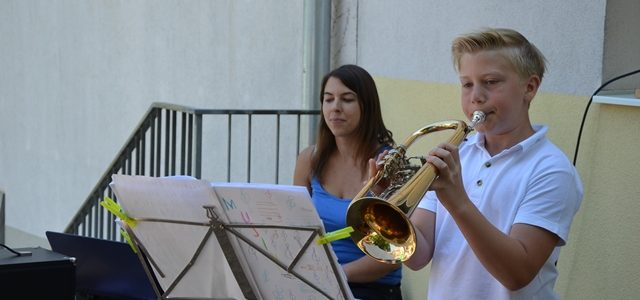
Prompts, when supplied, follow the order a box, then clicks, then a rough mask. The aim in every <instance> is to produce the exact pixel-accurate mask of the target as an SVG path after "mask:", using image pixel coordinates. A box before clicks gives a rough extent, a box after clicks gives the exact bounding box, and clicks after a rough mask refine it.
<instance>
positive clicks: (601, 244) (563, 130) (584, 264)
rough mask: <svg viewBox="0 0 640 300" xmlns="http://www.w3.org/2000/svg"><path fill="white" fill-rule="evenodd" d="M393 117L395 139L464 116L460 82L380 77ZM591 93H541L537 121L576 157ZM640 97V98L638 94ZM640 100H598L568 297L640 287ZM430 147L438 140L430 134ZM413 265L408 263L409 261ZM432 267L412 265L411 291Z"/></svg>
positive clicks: (587, 139) (566, 267) (585, 141)
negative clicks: (628, 103)
mask: <svg viewBox="0 0 640 300" xmlns="http://www.w3.org/2000/svg"><path fill="white" fill-rule="evenodd" d="M376 83H377V85H378V89H379V91H380V96H381V99H382V103H383V114H384V118H385V122H386V125H387V126H388V127H389V128H390V129H391V130H392V131H393V133H394V137H395V139H396V142H402V141H403V140H404V139H405V138H406V137H407V136H408V135H409V134H410V133H411V132H413V131H414V130H416V129H418V128H419V127H422V126H424V125H427V124H429V123H432V122H435V121H440V120H445V119H452V118H455V119H459V118H462V113H461V112H460V104H459V100H458V99H459V96H458V87H457V85H453V84H434V83H428V82H424V81H409V80H398V79H389V78H383V77H376ZM588 100H589V97H586V96H584V97H582V96H568V95H561V94H551V93H539V94H538V96H537V97H536V99H535V100H534V103H533V104H532V107H531V118H532V122H534V123H544V124H547V125H549V127H550V128H549V138H550V139H551V140H552V141H553V142H555V143H556V144H557V145H558V146H559V147H560V148H561V149H563V150H564V151H565V153H566V154H567V156H568V157H569V159H570V160H573V156H574V152H575V145H576V142H577V137H578V131H579V128H580V122H581V120H582V115H583V112H584V109H585V107H586V105H587V102H588ZM638 101H639V102H640V100H638ZM638 129H640V107H630V106H615V105H608V104H597V103H594V104H592V105H591V108H590V111H589V113H588V115H587V119H586V123H585V128H584V130H583V135H582V140H581V142H580V147H579V149H580V152H579V153H578V160H577V167H578V171H579V173H580V175H581V177H582V180H583V184H584V186H585V197H584V199H583V203H582V206H581V208H580V211H579V212H578V215H577V216H576V218H575V220H574V223H573V226H572V232H571V235H570V237H569V241H568V244H567V246H566V247H565V248H564V249H563V251H562V253H561V256H560V261H559V270H560V277H559V280H558V283H557V286H556V289H557V291H558V293H559V294H560V295H561V297H562V298H563V299H631V298H637V296H638V295H640V275H638V273H639V272H638V270H640V255H639V254H637V253H638V252H639V251H638V248H640V234H638V231H639V229H640V218H638V214H639V213H640V201H637V199H638V196H637V195H640V184H639V183H640V179H639V178H640V151H639V149H638V148H639V147H638V146H640V142H639V141H638V139H637V136H638V133H637V131H638ZM424 139H425V140H426V142H425V143H424V145H422V144H416V146H417V147H422V148H424V147H429V146H431V145H432V144H433V143H435V142H436V141H431V138H430V137H425V138H424ZM405 269H406V268H405ZM427 276H428V267H427V268H425V269H423V270H421V271H418V272H413V271H409V270H406V271H405V279H404V280H403V293H404V295H405V297H406V299H425V297H426V296H425V295H426V288H427V287H426V281H427Z"/></svg>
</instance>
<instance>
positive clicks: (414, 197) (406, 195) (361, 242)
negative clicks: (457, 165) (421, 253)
mask: <svg viewBox="0 0 640 300" xmlns="http://www.w3.org/2000/svg"><path fill="white" fill-rule="evenodd" d="M484 119H485V114H484V113H483V112H481V111H475V112H474V113H473V117H472V119H471V123H470V125H467V124H466V123H465V122H463V121H460V120H447V121H441V122H436V123H433V124H429V125H427V126H425V127H423V128H420V129H419V130H417V131H415V132H414V133H413V134H411V135H410V136H409V137H408V138H407V139H406V140H405V142H404V143H403V144H400V145H399V146H397V147H394V149H392V150H390V151H389V152H388V154H387V155H386V156H385V157H384V158H383V160H381V161H380V162H379V163H378V165H379V166H382V168H380V170H379V171H378V172H377V173H376V174H375V175H374V176H373V177H372V178H371V179H369V181H368V182H367V183H366V184H365V186H364V187H363V188H362V190H360V192H359V193H358V194H357V195H356V196H355V197H354V198H353V199H354V200H353V201H352V202H351V204H350V205H349V208H348V210H347V220H346V222H347V226H351V227H352V228H353V229H354V231H353V232H352V233H351V238H352V239H353V241H354V242H355V243H356V245H358V248H360V250H362V251H363V252H364V253H365V254H367V255H368V256H370V257H372V258H374V259H376V260H378V261H381V262H385V263H390V264H396V263H401V262H404V261H406V260H408V259H409V258H410V257H411V255H412V254H413V253H414V251H415V248H416V236H415V231H414V228H413V225H412V224H411V221H410V220H409V217H410V216H411V214H412V213H413V211H414V210H415V208H416V207H417V205H418V203H419V202H420V200H421V199H422V197H423V196H424V194H425V193H426V192H427V190H428V188H429V186H430V185H431V183H433V180H434V179H435V178H436V175H437V174H436V172H437V169H436V168H435V167H434V166H433V165H431V164H429V163H425V162H424V160H422V161H421V163H422V165H421V166H420V165H412V164H411V162H410V161H409V159H408V158H406V157H405V154H406V152H407V149H408V148H409V146H411V144H413V142H414V141H415V140H416V139H418V138H419V137H422V136H423V135H426V134H429V133H432V132H436V131H442V130H447V129H454V130H455V132H454V133H453V135H452V136H451V138H449V140H448V142H449V143H451V144H454V145H456V146H457V145H459V144H460V143H461V142H462V140H463V139H464V138H465V137H466V136H467V134H468V133H469V132H471V131H472V130H473V127H474V126H475V125H476V124H478V123H480V122H483V121H484ZM381 180H386V181H388V186H387V188H385V190H384V191H382V192H381V193H379V194H378V195H375V193H373V191H372V190H371V188H372V187H374V186H376V185H377V184H378V183H379V182H380V181H381Z"/></svg>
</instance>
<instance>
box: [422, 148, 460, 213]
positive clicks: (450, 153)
mask: <svg viewBox="0 0 640 300" xmlns="http://www.w3.org/2000/svg"><path fill="white" fill-rule="evenodd" d="M427 162H428V163H430V164H432V165H433V166H434V167H435V168H436V169H437V173H438V177H436V179H435V180H434V181H433V183H432V184H431V186H430V187H429V189H430V190H433V191H435V192H436V194H437V195H438V198H439V199H440V201H441V202H443V204H445V206H446V204H447V203H450V202H451V201H455V200H456V199H464V198H465V197H461V196H462V195H461V193H462V194H464V193H465V191H464V186H463V184H462V172H461V171H462V170H461V166H460V156H459V153H458V147H456V146H454V145H452V144H449V143H442V144H440V145H438V146H436V147H435V148H433V149H432V150H431V151H429V154H428V156H427Z"/></svg>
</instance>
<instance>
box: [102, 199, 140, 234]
mask: <svg viewBox="0 0 640 300" xmlns="http://www.w3.org/2000/svg"><path fill="white" fill-rule="evenodd" d="M100 205H102V207H104V208H106V209H107V210H108V211H109V212H111V213H112V214H114V215H115V216H116V217H118V218H120V220H122V222H124V223H125V224H127V226H129V227H131V228H135V227H136V220H135V219H133V218H130V217H129V216H127V215H126V214H125V213H124V212H123V211H122V207H121V206H120V205H119V204H118V203H116V202H115V201H113V199H111V198H109V197H104V200H102V201H100Z"/></svg>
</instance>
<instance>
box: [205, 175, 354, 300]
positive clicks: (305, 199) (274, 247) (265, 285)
mask: <svg viewBox="0 0 640 300" xmlns="http://www.w3.org/2000/svg"><path fill="white" fill-rule="evenodd" d="M212 186H213V187H214V190H215V192H216V195H217V196H218V199H219V200H220V201H221V203H222V207H223V208H224V210H225V213H226V215H227V218H228V220H229V222H230V223H231V224H238V223H240V224H250V225H280V226H291V227H307V228H318V229H319V230H320V231H321V232H322V233H324V228H323V225H322V221H321V220H320V217H319V216H318V214H317V212H316V210H315V208H314V207H313V204H312V203H311V199H310V198H309V193H308V191H307V190H306V188H304V187H301V186H287V185H274V184H249V185H248V184H238V183H214V184H212ZM238 231H239V232H241V233H242V234H243V236H244V237H245V238H247V239H249V240H250V241H252V242H253V245H249V244H247V243H245V242H243V241H239V240H238V239H236V240H235V243H234V247H235V248H236V249H237V252H239V253H241V254H243V255H244V259H241V261H242V262H243V263H246V264H247V265H245V268H250V269H251V274H253V276H254V283H255V284H257V290H258V293H259V294H260V295H261V296H262V297H264V298H265V299H327V296H326V295H323V294H322V293H320V292H318V291H317V290H315V289H314V288H313V287H311V286H309V285H308V284H306V283H304V282H303V281H300V280H299V279H298V278H296V276H292V274H291V273H295V274H296V275H298V276H301V277H302V278H304V279H306V280H307V281H309V282H312V283H313V284H314V285H316V287H317V288H319V289H320V290H321V291H323V292H325V293H327V294H328V297H330V298H331V299H349V298H350V292H349V293H348V294H347V295H344V294H342V293H343V292H344V291H342V290H341V289H340V282H342V283H343V284H344V286H345V287H346V286H347V285H346V279H345V278H344V274H343V273H342V270H341V269H340V268H339V265H337V263H336V261H337V259H336V258H335V256H334V253H333V251H329V252H328V253H327V251H325V248H324V247H323V246H321V245H318V244H317V243H316V240H317V239H318V238H319V236H318V235H315V237H314V238H313V242H312V243H310V244H308V245H306V248H304V246H305V243H306V241H307V240H308V239H309V238H311V237H313V236H312V234H313V232H312V231H303V230H293V229H281V228H275V229H272V228H255V227H254V228H243V229H238ZM253 246H257V247H258V248H259V249H262V250H264V251H265V252H267V253H268V254H271V255H272V256H274V258H275V259H276V260H277V261H278V262H281V263H282V264H283V265H285V266H291V264H292V263H293V262H294V259H295V258H296V257H297V256H298V254H300V255H301V257H300V258H299V261H297V263H296V264H295V265H294V266H293V267H292V268H291V272H287V271H286V270H283V269H282V267H281V266H279V265H278V264H277V263H275V262H272V261H271V260H270V259H269V258H267V257H265V255H264V254H263V253H260V252H259V251H256V249H255V248H254V247H253ZM332 263H333V265H334V266H338V268H339V272H338V274H336V272H335V271H334V269H332ZM249 266H250V267H249ZM336 276H339V278H336ZM346 290H348V288H346Z"/></svg>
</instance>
